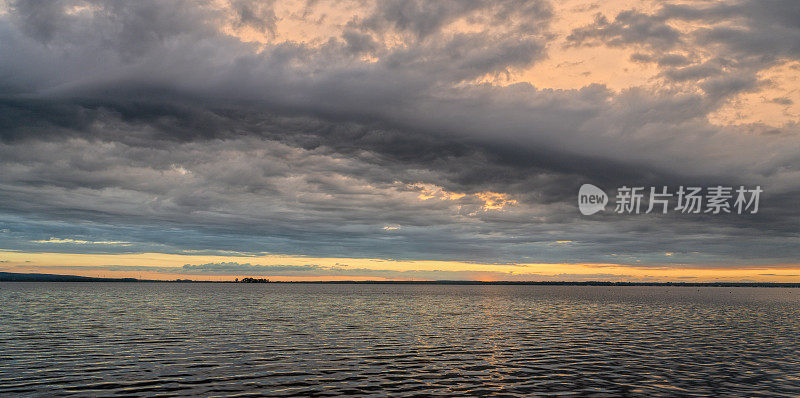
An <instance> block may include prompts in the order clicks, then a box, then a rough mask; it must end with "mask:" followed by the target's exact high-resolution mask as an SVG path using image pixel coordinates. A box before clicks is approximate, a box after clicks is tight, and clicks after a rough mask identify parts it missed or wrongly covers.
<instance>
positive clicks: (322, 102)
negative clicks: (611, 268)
mask: <svg viewBox="0 0 800 398" xmlns="http://www.w3.org/2000/svg"><path fill="white" fill-rule="evenodd" d="M287 4H288V3H287ZM643 4H645V3H643ZM648 5H649V3H648ZM3 8H4V9H3V12H2V13H0V20H2V22H0V54H11V55H12V56H4V57H0V88H2V90H0V92H2V93H4V94H2V96H0V167H2V170H3V173H2V174H0V196H1V197H2V205H1V206H0V224H2V232H0V245H2V247H3V248H5V249H7V250H18V251H27V252H44V251H59V252H71V253H89V252H92V253H147V252H161V253H184V252H195V251H198V250H204V251H209V252H225V251H235V252H239V253H263V252H269V253H282V254H292V255H313V256H321V257H325V256H333V257H354V258H393V259H410V260H422V259H432V260H459V261H475V262H501V263H517V262H553V263H576V262H581V263H583V262H602V263H609V262H613V263H619V264H629V265H637V266H668V267H673V266H674V267H679V266H689V267H696V266H699V265H710V266H714V267H718V266H726V265H729V266H732V267H741V266H742V265H748V264H751V265H785V264H796V263H797V259H798V258H800V251H799V250H800V249H798V247H800V245H798V244H797V243H798V237H799V236H798V233H799V232H800V231H798V225H800V206H798V198H800V170H798V165H800V145H798V144H799V143H800V138H798V137H799V136H798V126H797V124H796V118H795V117H794V116H792V115H793V114H792V112H794V110H793V106H794V104H795V101H794V100H793V99H792V98H793V97H792V95H794V94H791V92H792V90H794V89H796V88H797V81H796V75H797V73H798V71H799V70H800V63H799V62H798V61H799V60H798V58H800V51H798V47H797V46H798V44H797V43H800V40H798V38H800V22H798V21H800V18H797V15H798V12H799V11H798V7H797V5H796V4H795V3H794V2H791V1H785V2H780V1H771V2H766V3H764V2H755V1H753V2H747V1H742V2H730V3H715V4H712V5H709V4H708V3H706V2H699V3H698V4H696V5H695V4H693V3H688V4H685V3H682V4H680V5H673V4H667V3H664V4H661V3H659V5H649V6H648V7H643V8H642V9H623V10H621V11H615V12H613V13H610V14H608V15H607V14H605V13H604V12H603V11H601V12H599V13H598V14H596V15H595V16H594V17H592V19H591V22H588V23H586V24H583V25H581V26H578V27H575V28H572V29H571V30H570V31H568V32H562V31H559V29H558V23H559V21H562V20H565V19H569V18H570V17H573V15H572V14H570V12H569V11H565V10H564V9H563V8H559V7H557V6H556V5H554V4H549V3H547V2H545V1H522V0H510V1H496V2H492V3H487V2H477V1H437V2H421V1H377V2H342V4H340V6H339V7H337V8H336V11H333V10H332V9H331V8H330V5H329V4H325V3H322V2H308V3H298V4H293V5H286V4H283V5H281V4H278V3H277V2H276V3H275V4H271V3H250V2H247V1H235V2H231V3H230V4H228V3H225V4H222V5H221V4H218V3H216V2H211V3H207V4H205V3H204V4H203V5H201V6H197V5H196V4H195V3H194V2H191V4H189V3H182V2H157V1H138V2H132V3H118V2H104V1H54V2H48V3H45V4H40V3H38V2H25V1H19V2H9V3H6V4H5V6H4V7H3ZM287 10H288V11H287ZM557 43H561V44H557ZM565 48H569V49H571V50H570V51H590V49H597V48H600V49H604V51H606V50H607V51H612V50H620V49H621V50H624V51H627V52H629V53H630V63H631V65H634V66H636V65H640V66H641V68H651V69H652V68H654V71H655V72H653V73H652V77H651V78H650V83H649V84H646V85H641V84H632V85H631V86H630V87H626V88H624V89H612V88H610V87H609V86H607V85H606V84H604V81H602V80H598V81H596V82H592V83H591V84H586V85H584V86H582V87H581V88H577V89H566V88H564V89H558V88H545V87H537V86H535V85H533V84H531V83H529V82H526V81H524V79H523V78H521V76H524V74H525V71H526V70H531V68H535V67H536V66H537V65H538V64H539V63H541V62H544V60H547V59H549V58H552V57H558V56H559V54H561V51H565V50H564V49H565ZM587 54H588V53H587ZM586 59H587V61H590V57H589V56H588V55H587V58H586ZM792 76H794V78H795V79H794V80H791V77H792ZM787 79H789V80H787ZM787 81H789V82H790V84H794V86H784V84H785V83H786V82H787ZM791 82H794V83H791ZM781 90H783V91H781ZM760 97H763V101H761V100H758V101H761V102H759V104H761V105H759V106H765V107H778V108H780V109H783V111H782V112H784V113H783V117H784V119H781V121H780V122H774V123H773V122H764V121H752V120H750V119H751V117H750V116H741V117H738V118H737V116H736V115H737V109H738V108H737V106H741V104H742V103H747V101H752V100H753V98H760ZM737 104H738V105H737ZM770 109H771V108H770ZM787 115H788V116H787ZM751 116H752V115H751ZM787 118H788V119H787ZM583 183H592V184H595V185H598V186H601V187H605V188H607V189H608V190H609V193H612V191H611V190H612V189H614V188H616V187H619V186H623V185H627V186H657V187H661V186H665V185H666V186H670V187H677V186H678V185H698V186H715V185H720V184H722V185H728V186H738V185H746V186H755V185H760V186H761V187H763V189H764V191H765V192H764V194H763V196H762V204H761V209H760V212H759V214H755V215H742V216H739V215H720V216H712V215H681V214H668V215H614V214H609V213H608V212H606V213H601V214H598V215H596V216H593V217H584V216H581V215H580V213H579V212H578V211H577V207H576V194H577V190H578V187H579V186H580V185H581V184H583ZM612 194H613V193H612ZM115 242H118V243H119V244H115ZM665 253H670V255H665ZM293 272H294V271H293ZM349 272H351V271H349ZM365 275H366V274H365ZM370 275H371V273H370Z"/></svg>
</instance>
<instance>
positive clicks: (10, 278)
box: [0, 272, 800, 288]
mask: <svg viewBox="0 0 800 398" xmlns="http://www.w3.org/2000/svg"><path fill="white" fill-rule="evenodd" d="M0 282H129V283H242V282H234V281H196V280H191V279H174V280H155V279H136V278H94V277H89V276H77V275H57V274H26V273H13V272H0ZM260 283H264V284H268V283H277V284H317V285H475V286H479V285H486V286H495V285H497V286H504V285H506V286H514V285H534V286H535V285H538V286H676V287H681V286H683V287H789V288H800V283H780V282H776V283H770V282H605V281H585V282H570V281H491V282H488V281H448V280H437V281H269V282H260Z"/></svg>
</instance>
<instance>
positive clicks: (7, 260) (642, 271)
mask: <svg viewBox="0 0 800 398" xmlns="http://www.w3.org/2000/svg"><path fill="white" fill-rule="evenodd" d="M0 261H3V263H1V264H2V266H0V269H2V270H3V271H6V272H34V273H54V274H71V275H81V276H94V277H133V278H143V279H161V280H170V279H176V278H181V279H194V280H209V281H211V280H233V279H234V278H235V277H246V276H261V277H268V278H270V279H272V280H285V281H289V280H292V281H303V280H306V281H309V280H431V279H426V278H414V277H408V278H398V277H382V276H372V275H370V276H359V275H354V276H349V275H348V276H341V275H331V276H327V275H308V276H285V275H280V272H276V273H275V275H268V274H257V275H251V274H247V273H246V272H245V273H242V274H233V273H232V274H227V275H205V274H191V273H185V274H181V273H164V272H157V271H156V270H154V271H148V270H146V267H174V268H175V269H176V271H177V270H179V269H180V267H182V266H183V265H184V264H192V265H198V264H207V263H222V262H237V263H249V264H252V265H295V266H301V265H317V266H320V267H322V268H323V269H322V270H321V271H324V270H325V269H333V270H336V269H353V268H358V269H367V270H384V271H390V272H391V271H455V272H469V273H470V274H471V275H473V277H472V278H470V279H469V280H533V281H535V280H603V281H609V280H610V281H659V282H681V281H683V282H720V281H728V282H735V281H753V282H800V264H779V265H751V266H742V267H740V268H711V267H707V268H697V267H694V268H693V267H678V266H669V267H667V266H661V267H653V266H651V267H645V266H637V265H626V264H615V263H517V264H491V263H472V262H464V261H437V260H424V261H411V260H388V259H377V258H343V257H307V256H289V255H272V254H264V255H259V256H222V255H194V254H167V253H138V254H76V253H25V252H16V251H0ZM103 266H139V267H144V268H143V270H142V271H127V270H123V271H119V270H106V269H92V268H91V267H103ZM72 267H75V268H72ZM243 272H244V271H243ZM529 274H535V275H530V277H527V278H522V279H521V278H520V276H524V275H529ZM593 274H603V275H606V274H607V275H609V276H602V277H596V278H592V277H580V278H576V277H575V276H576V275H577V276H580V275H593ZM765 274H774V275H765ZM562 275H563V277H562ZM571 276H572V277H571ZM559 278H561V279H559Z"/></svg>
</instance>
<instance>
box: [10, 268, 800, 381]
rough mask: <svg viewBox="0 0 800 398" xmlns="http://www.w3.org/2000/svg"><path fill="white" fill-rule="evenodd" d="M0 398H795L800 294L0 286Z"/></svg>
mask: <svg viewBox="0 0 800 398" xmlns="http://www.w3.org/2000/svg"><path fill="white" fill-rule="evenodd" d="M0 303H2V306H1V307H0V395H9V394H20V395H32V396H40V395H47V396H53V395H60V396H66V395H75V396H87V395H89V396H92V395H106V396H107V395H132V396H175V395H187V394H197V395H204V396H215V395H219V396H231V395H251V394H252V395H276V396H335V395H359V396H369V395H375V396H386V395H387V394H388V395H391V396H415V395H418V396H426V395H430V394H438V395H452V396H464V395H497V396H530V395H536V394H542V395H552V394H554V393H558V394H562V395H568V396H569V395H594V396H620V395H630V396H658V395H670V396H672V395H681V396H687V395H703V396H707V395H723V396H730V395H742V396H759V395H763V396H798V395H800V354H798V353H800V338H799V337H798V333H799V332H800V289H785V288H711V287H703V288H695V287H593V286H442V285H313V284H291V285H289V284H167V283H0Z"/></svg>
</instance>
